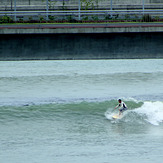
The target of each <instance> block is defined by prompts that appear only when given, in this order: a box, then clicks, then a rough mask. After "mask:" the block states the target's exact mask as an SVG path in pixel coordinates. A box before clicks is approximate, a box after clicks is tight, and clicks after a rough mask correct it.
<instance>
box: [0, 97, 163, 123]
mask: <svg viewBox="0 0 163 163" xmlns="http://www.w3.org/2000/svg"><path fill="white" fill-rule="evenodd" d="M123 100H124V101H125V103H126V104H127V106H128V110H127V111H126V112H124V116H123V118H122V119H121V120H118V121H116V123H127V124H128V125H143V124H152V125H161V124H162V123H163V102H161V101H155V102H152V101H138V100H136V99H134V98H128V99H125V98H124V99H123ZM116 105H117V100H116V99H110V100H106V99H105V100H103V101H102V100H101V101H100V100H99V99H98V100H97V99H92V100H90V99H89V100H88V99H87V100H86V99H80V100H78V101H75V102H74V101H62V102H61V101H60V102H58V103H54V102H52V103H48V104H45V103H43V104H38V105H37V104H27V105H22V106H15V105H14V106H0V121H3V120H9V119H10V120H11V119H19V120H20V119H25V120H31V119H32V120H36V119H50V118H58V117H67V116H69V118H70V119H71V118H73V117H74V116H88V117H91V118H92V119H93V120H96V119H101V120H102V119H105V118H106V119H108V120H109V121H110V122H111V123H112V122H115V121H113V120H112V115H113V114H115V113H118V110H115V109H114V107H115V106H116Z"/></svg>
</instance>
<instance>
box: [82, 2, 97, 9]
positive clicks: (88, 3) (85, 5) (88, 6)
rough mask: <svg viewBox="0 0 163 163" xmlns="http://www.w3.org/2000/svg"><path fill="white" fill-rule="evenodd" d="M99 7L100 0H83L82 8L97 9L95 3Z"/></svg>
mask: <svg viewBox="0 0 163 163" xmlns="http://www.w3.org/2000/svg"><path fill="white" fill-rule="evenodd" d="M94 4H96V6H97V7H98V0H81V9H82V10H88V9H93V10H94V9H95V5H94Z"/></svg>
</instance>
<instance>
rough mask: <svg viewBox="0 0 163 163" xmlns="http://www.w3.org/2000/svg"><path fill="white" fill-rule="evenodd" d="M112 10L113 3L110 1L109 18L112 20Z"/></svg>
mask: <svg viewBox="0 0 163 163" xmlns="http://www.w3.org/2000/svg"><path fill="white" fill-rule="evenodd" d="M112 9H113V3H112V0H110V16H111V18H112V16H113V15H112Z"/></svg>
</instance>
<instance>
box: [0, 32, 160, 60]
mask: <svg viewBox="0 0 163 163" xmlns="http://www.w3.org/2000/svg"><path fill="white" fill-rule="evenodd" d="M162 42H163V34H162V32H148V33H145V32H144V33H142V32H137V33H136V32H132V33H127V32H126V33H125V32H122V33H67V34H66V33H65V34H64V33H62V34H5V35H4V34H3V35H0V46H1V48H0V49H1V51H0V60H81V59H87V60H88V59H149V58H153V59H154V58H158V59H159V58H163V46H162Z"/></svg>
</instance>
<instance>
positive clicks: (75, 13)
mask: <svg viewBox="0 0 163 163" xmlns="http://www.w3.org/2000/svg"><path fill="white" fill-rule="evenodd" d="M114 14H119V15H129V14H130V15H134V14H138V15H141V14H142V15H144V14H151V15H161V16H163V9H162V10H161V9H152V10H149V9H145V10H142V9H140V10H137V9H136V10H73V11H70V10H67V11H65V10H64V11H51V10H48V11H0V17H1V16H5V15H6V16H15V17H17V16H19V17H20V16H22V17H23V16H38V17H39V16H47V17H48V16H50V15H53V16H54V15H55V16H64V15H65V16H68V15H72V16H79V15H80V16H82V15H114Z"/></svg>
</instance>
